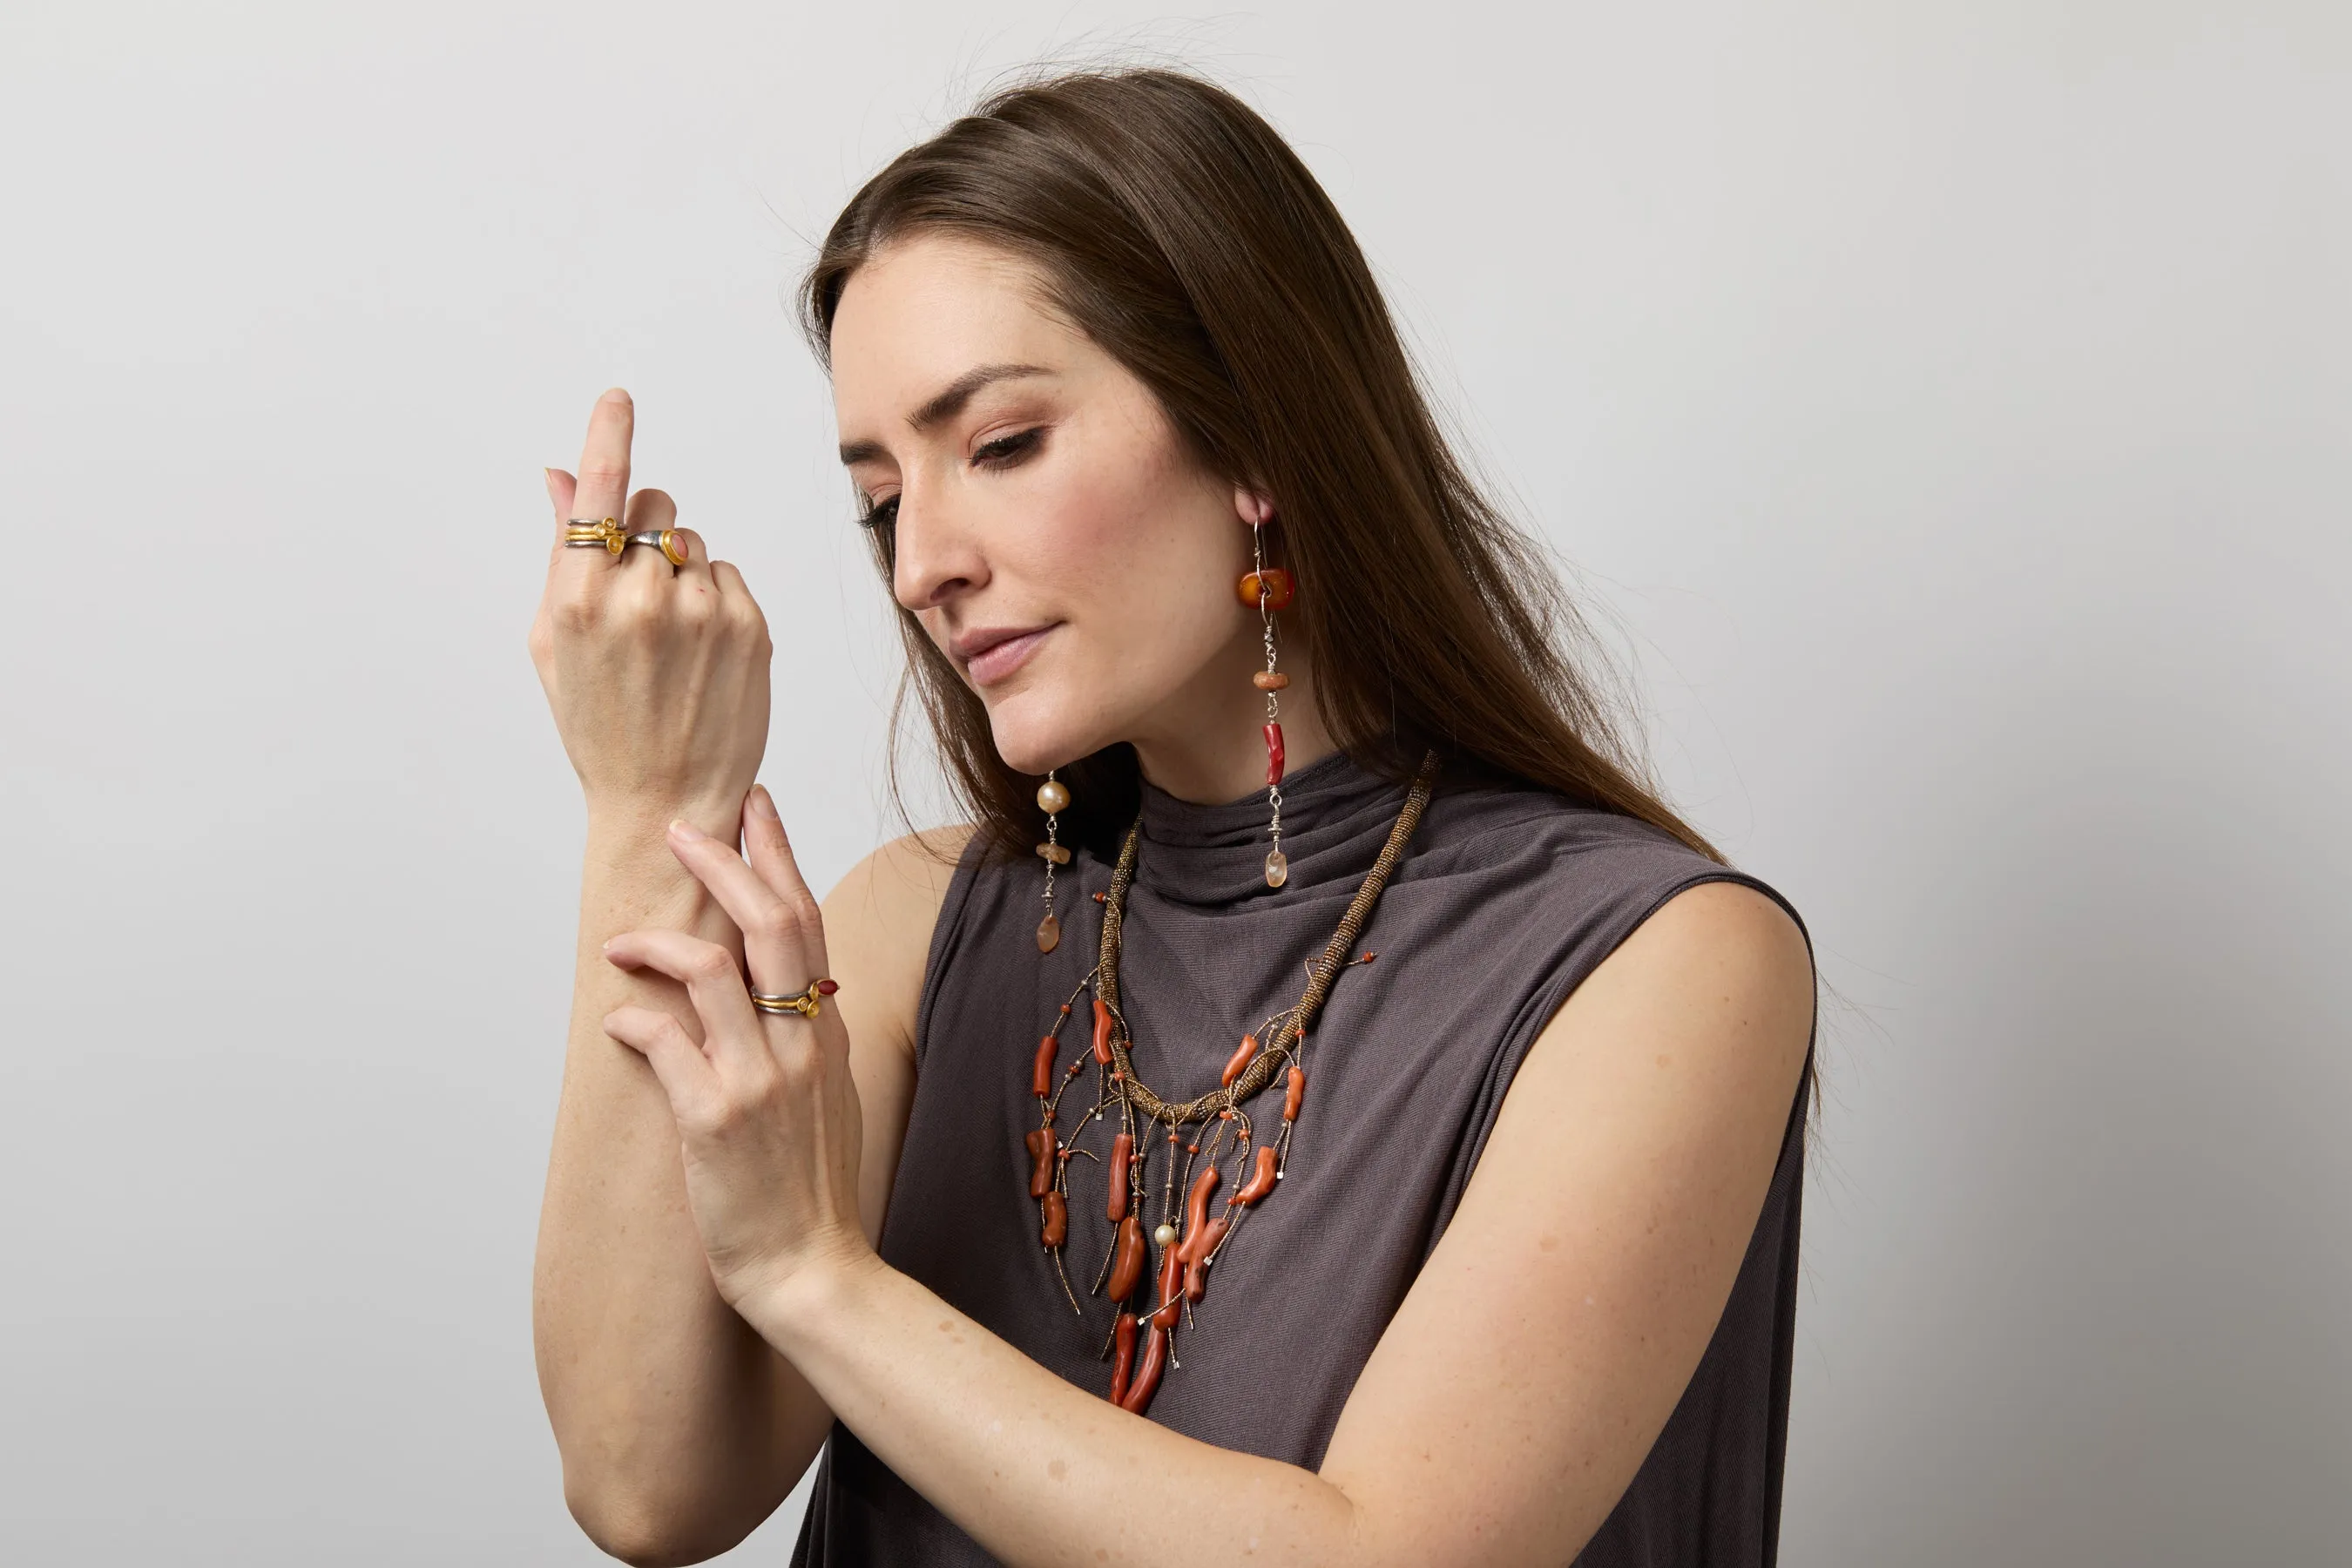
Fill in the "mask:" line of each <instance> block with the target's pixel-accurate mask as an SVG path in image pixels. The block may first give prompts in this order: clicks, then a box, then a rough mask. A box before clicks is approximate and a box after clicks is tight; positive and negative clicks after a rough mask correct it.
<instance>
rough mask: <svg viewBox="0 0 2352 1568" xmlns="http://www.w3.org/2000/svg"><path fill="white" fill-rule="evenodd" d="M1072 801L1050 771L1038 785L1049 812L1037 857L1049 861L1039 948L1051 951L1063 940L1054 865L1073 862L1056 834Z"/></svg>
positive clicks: (1039, 801) (1039, 796)
mask: <svg viewBox="0 0 2352 1568" xmlns="http://www.w3.org/2000/svg"><path fill="white" fill-rule="evenodd" d="M1069 804H1070V792H1069V790H1068V789H1067V788H1066V787H1064V785H1063V784H1061V783H1060V781H1058V780H1057V779H1055V777H1054V774H1053V773H1052V772H1051V771H1048V772H1047V773H1046V774H1045V783H1044V784H1039V785H1038V786H1037V809H1038V810H1040V811H1042V812H1044V813H1045V843H1043V844H1040V845H1039V846H1037V857H1038V858H1039V859H1041V860H1043V861H1045V919H1044V920H1042V921H1038V922H1037V951H1038V952H1053V951H1054V949H1055V948H1056V947H1059V946H1060V945H1061V942H1062V922H1061V921H1058V920H1055V918H1054V868H1055V867H1056V866H1066V865H1068V864H1069V863H1070V852H1069V851H1068V850H1067V849H1065V848H1063V847H1062V846H1061V843H1060V841H1059V839H1058V838H1057V837H1055V835H1056V834H1057V833H1058V832H1059V830H1060V828H1061V825H1062V824H1061V816H1060V813H1061V812H1062V811H1063V810H1064V808H1066V806H1068V805H1069Z"/></svg>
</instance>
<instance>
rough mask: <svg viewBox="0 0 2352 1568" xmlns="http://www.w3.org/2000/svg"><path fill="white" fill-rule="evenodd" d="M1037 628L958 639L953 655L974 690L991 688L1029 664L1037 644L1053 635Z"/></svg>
mask: <svg viewBox="0 0 2352 1568" xmlns="http://www.w3.org/2000/svg"><path fill="white" fill-rule="evenodd" d="M1053 629H1054V628H1053V627H1052V626H1037V627H1035V628H1034V629H1032V630H1029V631H1023V632H1016V631H1010V630H1007V631H1002V632H1000V631H995V630H989V631H982V632H974V633H972V634H971V635H970V637H964V638H959V639H957V641H958V647H957V649H956V651H957V654H958V655H959V656H960V657H961V658H962V659H963V668H964V673H965V675H967V676H969V677H970V678H971V683H972V684H973V685H974V686H993V685H995V684H996V683H997V682H998V681H1000V680H1003V679H1004V678H1005V677H1006V676H1008V675H1011V674H1012V673H1013V671H1014V670H1016V669H1018V668H1021V667H1022V666H1023V665H1024V664H1026V663H1027V662H1028V661H1029V656H1030V655H1031V654H1033V653H1034V652H1036V651H1037V647H1038V645H1039V644H1041V643H1043V642H1044V641H1045V637H1046V636H1047V635H1048V634H1049V633H1051V632H1052V631H1053Z"/></svg>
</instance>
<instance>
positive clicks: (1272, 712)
mask: <svg viewBox="0 0 2352 1568" xmlns="http://www.w3.org/2000/svg"><path fill="white" fill-rule="evenodd" d="M1273 517H1274V503H1273V502H1272V501H1269V500H1266V499H1265V497H1264V496H1253V497H1252V498H1251V511H1250V564H1251V567H1252V570H1251V571H1249V572H1248V573H1246V574H1244V575H1243V577H1242V580H1241V583H1240V590H1241V597H1242V603H1243V604H1244V605H1255V607H1256V609H1257V613H1258V624H1259V626H1260V627H1261V628H1262V629H1263V631H1264V633H1265V668H1264V669H1261V670H1259V671H1258V672H1257V673H1256V674H1255V675H1253V676H1251V677H1250V684H1251V685H1252V686H1255V687H1256V688H1257V689H1259V690H1260V691H1263V692H1265V731H1264V733H1265V797H1266V805H1267V807H1268V808H1269V810H1270V811H1271V813H1272V819H1271V821H1270V822H1269V823H1268V825H1267V831H1268V833H1269V834H1270V836H1271V837H1272V838H1273V841H1274V843H1273V847H1272V848H1270V849H1268V850H1267V851H1266V856H1265V885H1266V886H1267V887H1269V888H1279V887H1280V886H1282V885H1283V884H1284V883H1285V882H1286V881H1288V880H1290V860H1289V858H1288V857H1286V856H1285V855H1284V854H1283V852H1282V691H1283V689H1284V688H1285V687H1286V686H1288V685H1289V684H1290V677H1288V676H1286V675H1285V674H1283V673H1282V672H1281V671H1280V670H1278V669H1276V668H1275V649H1274V616H1275V612H1276V611H1277V610H1282V609H1287V608H1288V607H1289V605H1290V601H1291V600H1292V598H1294V597H1295V596H1296V595H1297V592H1298V585H1297V584H1296V583H1294V582H1292V581H1291V576H1290V574H1289V573H1287V572H1286V571H1284V570H1283V569H1282V568H1281V567H1279V566H1268V565H1267V564H1266V563H1265V525H1266V523H1267V522H1268V521H1272V519H1273Z"/></svg>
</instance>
